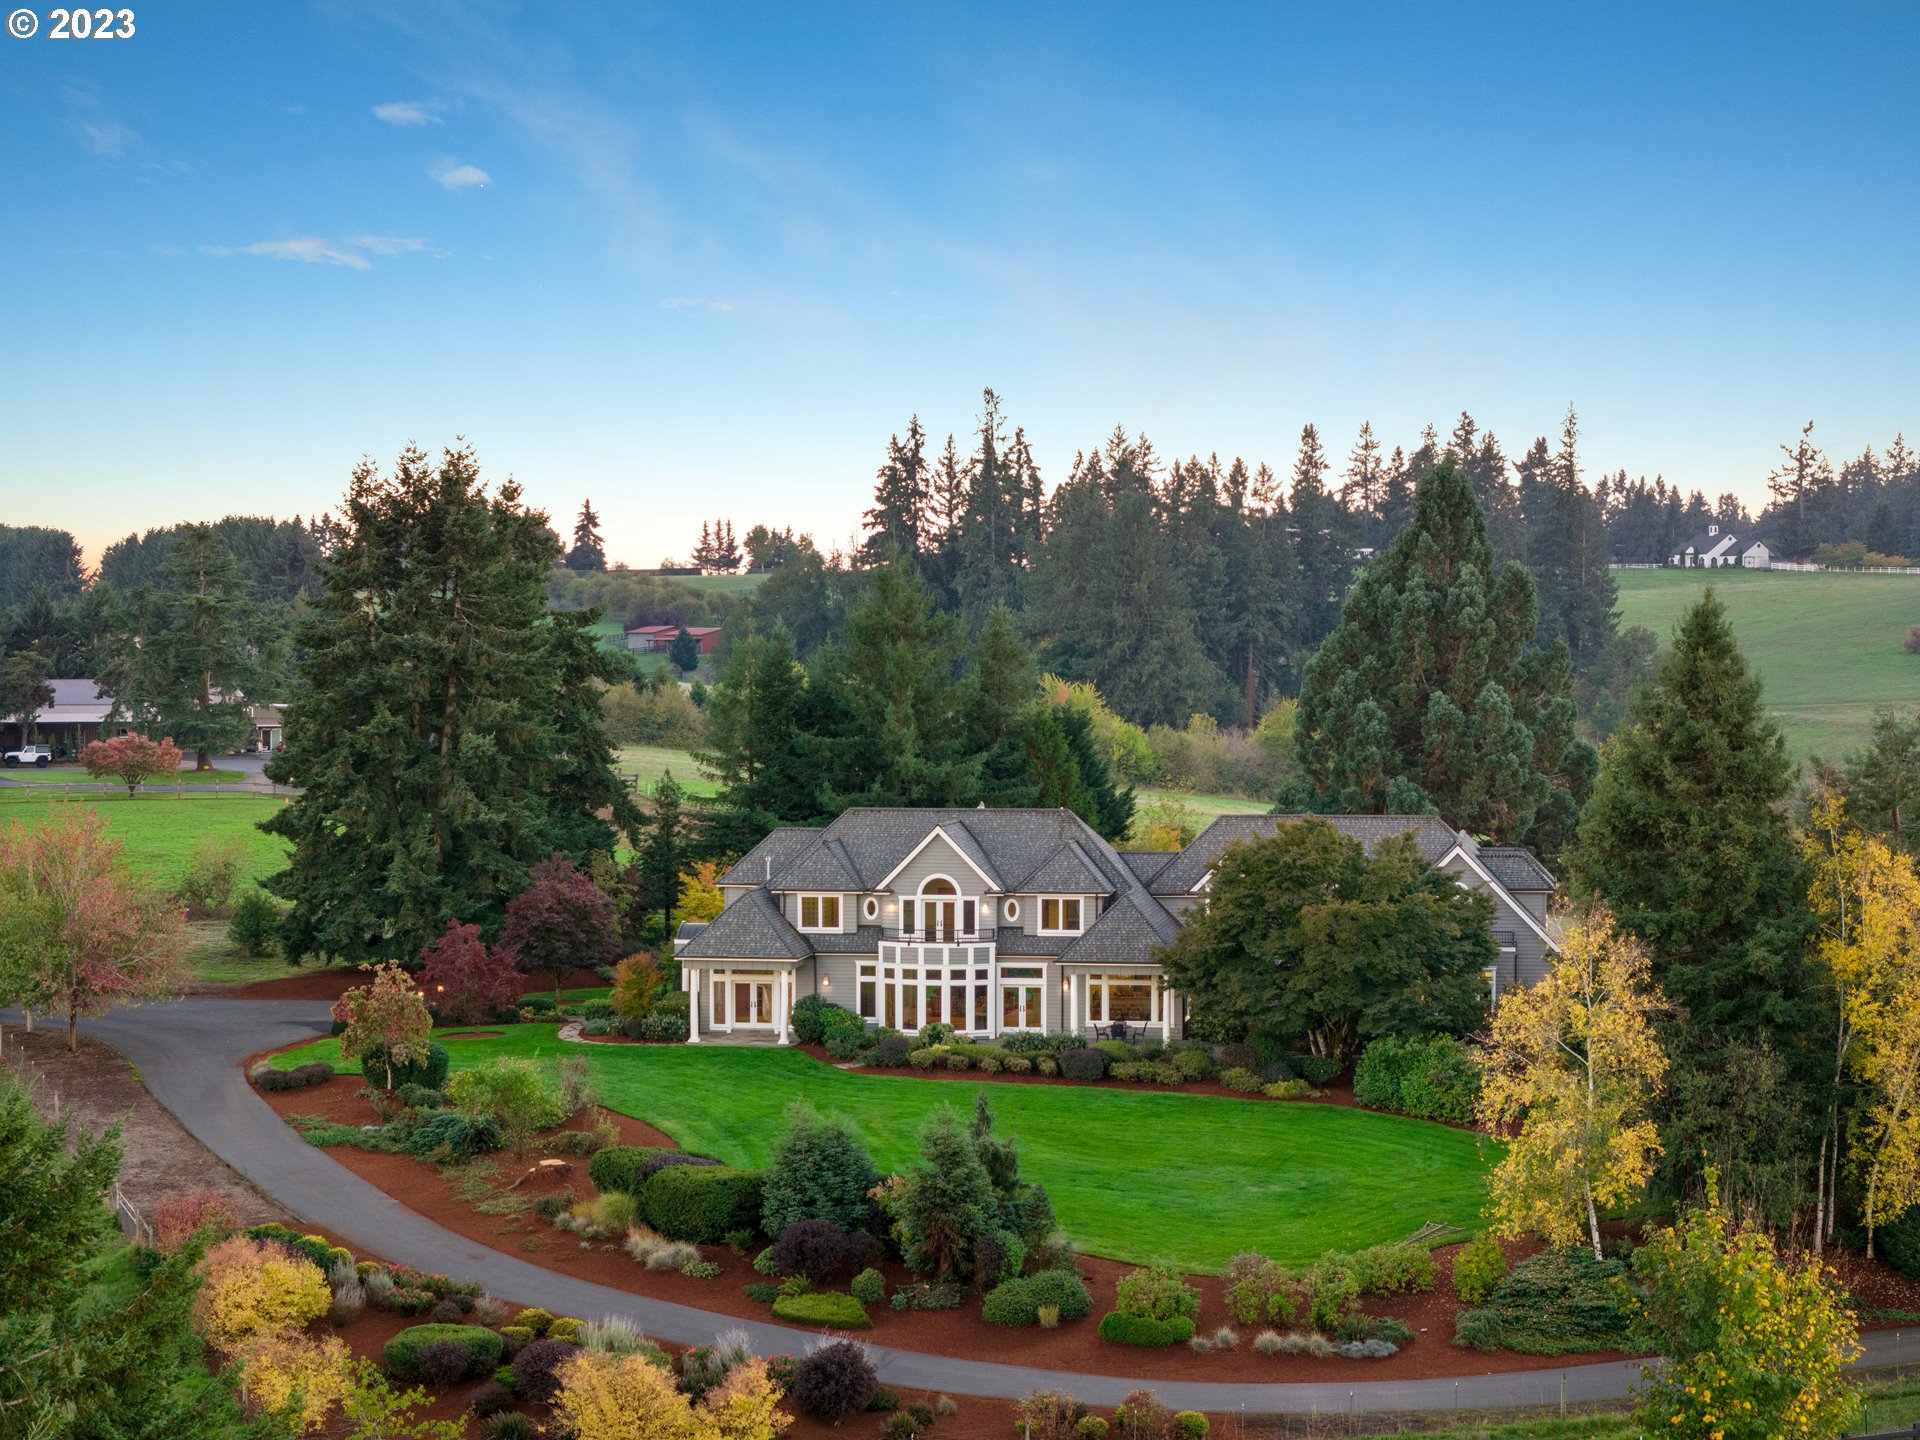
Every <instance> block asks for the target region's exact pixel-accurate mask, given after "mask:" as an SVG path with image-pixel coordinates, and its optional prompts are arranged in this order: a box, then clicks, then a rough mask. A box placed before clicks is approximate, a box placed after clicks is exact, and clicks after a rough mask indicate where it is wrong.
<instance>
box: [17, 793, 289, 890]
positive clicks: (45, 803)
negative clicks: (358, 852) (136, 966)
mask: <svg viewBox="0 0 1920 1440" xmlns="http://www.w3.org/2000/svg"><path fill="white" fill-rule="evenodd" d="M283 803H284V802H283V801H279V800H275V799H272V798H271V797H269V796H265V795H220V796H200V797H196V796H184V797H182V796H173V795H143V796H141V797H140V798H138V799H135V800H130V799H128V798H127V797H126V796H125V795H124V794H122V795H115V794H113V793H112V792H111V791H101V792H99V793H97V794H89V795H88V796H87V797H86V798H85V799H84V800H82V799H79V798H77V797H76V798H72V799H65V798H61V797H58V796H51V795H46V794H43V793H40V792H38V791H32V790H9V789H4V788H0V824H5V823H7V822H8V821H19V822H20V823H21V824H24V825H26V826H28V827H32V826H35V825H38V824H39V823H40V822H41V821H42V820H44V819H46V817H47V816H48V815H50V814H51V813H53V810H54V807H55V806H59V805H84V806H88V807H90V808H92V809H95V810H98V811H99V812H100V813H101V814H102V815H104V816H106V817H107V830H108V833H109V834H111V835H113V836H114V837H115V838H116V839H118V840H119V841H120V842H121V844H122V846H123V848H122V850H121V855H122V857H123V858H124V859H125V860H126V861H127V863H128V864H130V865H132V866H134V867H135V868H136V869H138V870H140V871H141V872H143V873H144V874H146V875H148V876H149V877H150V878H152V879H153V880H155V881H157V882H159V883H160V884H162V885H173V884H176V883H178V881H179V879H180V877H181V876H182V875H183V874H185V873H186V868H187V862H188V861H189V860H190V859H191V858H192V855H193V847H194V845H195V843H196V842H197V841H199V840H200V839H201V838H202V837H205V836H215V837H221V838H225V837H229V836H230V837H232V838H234V839H236V840H238V841H239V842H240V843H241V844H242V845H244V846H245V847H246V850H247V859H248V867H247V873H248V874H249V875H250V876H252V877H253V878H254V879H259V878H261V877H262V876H266V875H271V874H273V873H274V872H275V871H276V870H279V869H282V868H283V867H284V866H285V864H286V860H285V856H286V853H287V852H286V845H285V843H284V842H283V841H281V840H278V839H276V838H274V837H273V836H270V835H263V834H261V833H260V832H259V831H258V830H257V829H255V828H254V826H255V825H256V824H257V823H258V822H259V821H261V820H264V819H266V818H267V817H268V816H269V815H271V814H273V813H274V812H275V811H276V810H278V809H279V808H280V806H281V805H282V804H283Z"/></svg>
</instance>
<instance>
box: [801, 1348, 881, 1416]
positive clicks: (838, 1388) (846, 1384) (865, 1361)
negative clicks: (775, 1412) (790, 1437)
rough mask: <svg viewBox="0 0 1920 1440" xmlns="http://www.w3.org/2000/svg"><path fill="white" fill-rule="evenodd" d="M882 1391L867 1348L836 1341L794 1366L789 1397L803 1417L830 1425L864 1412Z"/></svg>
mask: <svg viewBox="0 0 1920 1440" xmlns="http://www.w3.org/2000/svg"><path fill="white" fill-rule="evenodd" d="M879 1388H880V1380H879V1377H878V1376H877V1375H875V1374H874V1370H873V1361H872V1360H871V1359H870V1358H869V1357H868V1355H867V1347H866V1346H864V1345H861V1344H859V1343H857V1342H856V1341H852V1340H836V1341H834V1342H832V1343H831V1344H828V1345H822V1346H821V1347H820V1348H819V1349H817V1350H815V1351H814V1352H813V1353H812V1354H810V1355H807V1356H805V1357H803V1358H802V1359H801V1360H800V1362H799V1364H797V1365H796V1366H794V1371H793V1384H792V1385H791V1386H789V1387H788V1389H787V1398H788V1399H789V1400H791V1401H792V1402H793V1404H794V1408H795V1409H797V1410H799V1411H800V1413H801V1414H803V1415H811V1416H812V1417H813V1418H814V1419H816V1420H824V1421H826V1422H827V1423H828V1424H830V1425H831V1424H833V1423H834V1422H836V1421H838V1420H841V1419H844V1418H845V1417H846V1416H848V1415H858V1414H859V1413H860V1412H861V1411H863V1410H865V1409H866V1408H867V1405H868V1404H869V1403H870V1402H871V1401H872V1399H873V1396H874V1392H875V1391H876V1390H878V1389H879Z"/></svg>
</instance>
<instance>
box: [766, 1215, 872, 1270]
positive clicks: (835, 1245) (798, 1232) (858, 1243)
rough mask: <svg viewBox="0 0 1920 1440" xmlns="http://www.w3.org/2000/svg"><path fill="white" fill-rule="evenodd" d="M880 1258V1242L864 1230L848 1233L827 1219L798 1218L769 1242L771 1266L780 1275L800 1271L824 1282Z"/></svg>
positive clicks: (863, 1267)
mask: <svg viewBox="0 0 1920 1440" xmlns="http://www.w3.org/2000/svg"><path fill="white" fill-rule="evenodd" d="M880 1258H881V1245H880V1242H879V1241H878V1240H876V1239H874V1238H873V1236H871V1235H869V1234H868V1233H866V1232H865V1231H864V1230H856V1231H853V1232H851V1233H849V1232H848V1231H846V1230H843V1229H841V1228H840V1227H839V1226H838V1225H836V1224H834V1223H833V1222H832V1221H831V1220H800V1221H797V1222H795V1223H794V1224H792V1225H789V1226H787V1228H786V1229H784V1230H782V1231H781V1232H780V1235H779V1238H778V1239H776V1240H775V1241H774V1242H773V1267H774V1270H775V1272H776V1273H778V1274H781V1275H804V1276H806V1277H807V1279H808V1280H809V1281H811V1282H812V1283H813V1284H815V1285H824V1284H826V1283H827V1282H828V1281H830V1280H832V1279H834V1278H835V1277H836V1276H839V1275H843V1274H846V1273H847V1272H848V1271H852V1270H864V1269H866V1268H867V1267H868V1266H870V1265H872V1264H873V1263H874V1262H875V1261H876V1260H878V1259H880Z"/></svg>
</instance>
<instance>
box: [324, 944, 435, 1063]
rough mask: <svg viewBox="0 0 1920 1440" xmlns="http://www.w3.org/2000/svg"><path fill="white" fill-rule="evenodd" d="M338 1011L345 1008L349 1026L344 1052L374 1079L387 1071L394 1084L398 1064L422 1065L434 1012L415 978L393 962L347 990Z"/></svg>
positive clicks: (343, 1034)
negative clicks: (371, 981)
mask: <svg viewBox="0 0 1920 1440" xmlns="http://www.w3.org/2000/svg"><path fill="white" fill-rule="evenodd" d="M335 1008H336V1010H342V1009H344V1010H345V1011H346V1029H344V1030H342V1031H341V1032H340V1053H341V1055H342V1056H344V1057H345V1058H346V1059H349V1060H355V1061H358V1062H359V1064H360V1068H361V1069H362V1070H363V1071H365V1072H366V1075H367V1078H368V1079H370V1080H371V1079H372V1078H373V1077H374V1076H375V1075H376V1074H377V1073H380V1072H383V1071H384V1072H385V1074H386V1077H387V1089H389V1090H391V1089H392V1088H393V1071H394V1067H395V1066H398V1065H418V1064H421V1063H422V1062H424V1061H425V1060H426V1058H427V1046H428V1045H429V1044H430V1043H431V1036H432V1035H433V1016H432V1015H431V1014H429V1013H428V1011H427V1002H426V1001H425V1000H424V999H422V998H421V996H420V993H419V991H418V990H417V989H415V987H414V980H413V977H412V976H411V975H409V974H407V972H406V971H405V970H403V969H401V968H400V965H399V962H397V961H393V960H389V961H388V962H387V963H386V964H384V965H381V966H378V967H376V968H375V970H374V972H373V983H372V984H371V985H362V986H360V987H359V988H358V989H355V990H349V991H347V993H346V994H345V995H343V996H341V997H340V1004H339V1005H338V1006H337V1007H335Z"/></svg>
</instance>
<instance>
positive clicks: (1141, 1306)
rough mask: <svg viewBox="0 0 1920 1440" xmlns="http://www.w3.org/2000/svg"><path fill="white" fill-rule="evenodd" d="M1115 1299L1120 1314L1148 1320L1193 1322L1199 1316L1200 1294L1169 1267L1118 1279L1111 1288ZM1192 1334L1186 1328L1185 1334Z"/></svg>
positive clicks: (1158, 1267) (1132, 1273) (1133, 1273)
mask: <svg viewBox="0 0 1920 1440" xmlns="http://www.w3.org/2000/svg"><path fill="white" fill-rule="evenodd" d="M1114 1300H1115V1302H1116V1303H1117V1304H1118V1305H1119V1307H1120V1312H1121V1313H1122V1314H1125V1315H1133V1316H1139V1317H1141V1318H1144V1319H1148V1320H1172V1319H1175V1318H1176V1317H1185V1318H1186V1319H1188V1320H1193V1319H1194V1318H1196V1317H1197V1316H1198V1315H1199V1314H1200V1292H1199V1291H1198V1290H1196V1289H1195V1288H1194V1287H1193V1286H1191V1285H1189V1284H1187V1282H1186V1281H1185V1280H1183V1279H1181V1278H1180V1274H1179V1272H1178V1271H1176V1270H1174V1269H1173V1268H1172V1267H1171V1266H1169V1265H1149V1266H1146V1267H1144V1268H1142V1269H1139V1270H1135V1271H1132V1272H1130V1273H1129V1274H1126V1275H1123V1276H1121V1277H1120V1283H1119V1284H1117V1285H1115V1286H1114ZM1192 1333H1193V1327H1192V1325H1188V1327H1187V1334H1188V1335H1191V1334H1192ZM1185 1338H1186V1336H1182V1337H1181V1339H1183V1340H1184V1339H1185Z"/></svg>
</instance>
